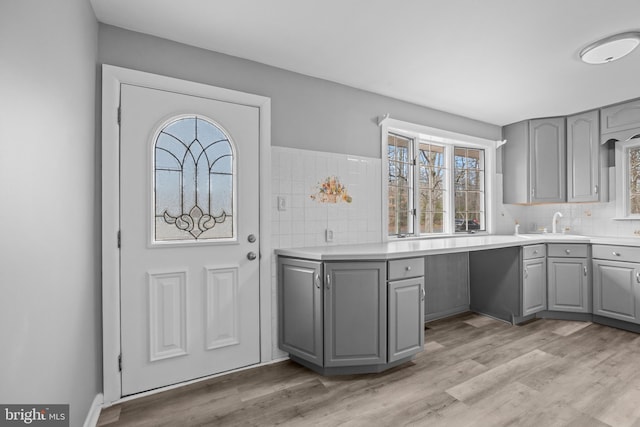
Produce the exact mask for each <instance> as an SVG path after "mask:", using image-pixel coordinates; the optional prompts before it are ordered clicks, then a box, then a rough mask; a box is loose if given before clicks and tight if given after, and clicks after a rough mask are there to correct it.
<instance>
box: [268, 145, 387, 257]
mask: <svg viewBox="0 0 640 427" xmlns="http://www.w3.org/2000/svg"><path fill="white" fill-rule="evenodd" d="M271 150H272V152H271V154H272V156H271V157H272V159H273V161H272V184H273V185H272V189H273V190H272V191H273V195H272V197H273V200H274V206H276V204H275V201H276V200H277V198H278V197H284V198H285V200H286V202H287V210H286V211H278V210H277V207H276V209H274V211H273V214H274V216H273V218H272V221H273V222H274V223H275V222H277V223H278V227H277V228H276V227H274V228H273V230H272V236H273V242H274V249H276V248H284V247H291V246H321V245H339V244H352V243H373V242H380V241H382V220H381V210H382V199H381V197H382V191H381V188H380V179H381V175H380V174H381V167H382V165H381V160H380V159H375V158H369V157H359V156H351V155H346V154H333V153H326V152H322V151H310V150H300V149H295V148H287V147H272V148H271ZM328 176H337V177H338V178H339V179H340V182H341V183H342V184H343V185H344V186H345V188H346V189H347V191H348V193H349V195H350V196H351V197H352V202H351V203H346V202H339V203H335V204H334V203H320V202H318V201H316V200H313V199H312V198H311V195H312V194H314V193H315V192H316V186H317V185H318V183H319V182H321V181H323V180H324V179H326V178H327V177H328ZM327 228H329V229H331V230H333V236H334V239H333V242H330V243H329V242H325V230H326V229H327Z"/></svg>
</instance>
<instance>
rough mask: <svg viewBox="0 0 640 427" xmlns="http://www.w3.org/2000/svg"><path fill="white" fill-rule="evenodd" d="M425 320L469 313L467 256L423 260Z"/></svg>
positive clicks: (442, 256)
mask: <svg viewBox="0 0 640 427" xmlns="http://www.w3.org/2000/svg"><path fill="white" fill-rule="evenodd" d="M425 260H426V261H425V264H426V268H425V271H426V274H425V291H426V298H425V301H424V303H425V305H424V312H425V317H424V318H425V320H433V319H438V318H441V317H445V316H448V315H451V314H455V313H461V312H463V311H467V310H469V254H468V253H467V252H462V253H456V254H443V255H429V256H427V257H426V258H425Z"/></svg>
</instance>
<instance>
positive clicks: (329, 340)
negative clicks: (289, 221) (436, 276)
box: [278, 256, 425, 375]
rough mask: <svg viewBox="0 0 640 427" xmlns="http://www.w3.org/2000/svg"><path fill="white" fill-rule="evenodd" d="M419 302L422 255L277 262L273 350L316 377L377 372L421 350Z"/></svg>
mask: <svg viewBox="0 0 640 427" xmlns="http://www.w3.org/2000/svg"><path fill="white" fill-rule="evenodd" d="M387 266H388V268H387ZM387 272H388V274H387ZM424 297H425V293H424V258H422V257H418V258H416V257H414V258H407V259H397V260H392V261H388V263H387V262H385V261H331V262H320V261H311V260H305V259H298V258H290V257H285V256H280V257H278V305H279V307H278V333H279V337H278V345H279V347H280V349H281V350H283V351H286V352H287V353H289V355H290V357H291V359H292V360H294V361H296V362H298V363H300V364H302V365H304V366H307V367H308V368H310V369H313V370H315V371H316V372H319V373H321V374H323V375H336V374H355V373H367V372H381V371H383V370H385V369H388V368H390V367H393V366H396V365H398V364H401V363H403V362H405V361H407V360H409V359H411V357H412V356H413V355H414V354H416V353H419V352H420V351H422V350H423V348H424Z"/></svg>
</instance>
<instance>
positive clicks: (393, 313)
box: [389, 278, 424, 362]
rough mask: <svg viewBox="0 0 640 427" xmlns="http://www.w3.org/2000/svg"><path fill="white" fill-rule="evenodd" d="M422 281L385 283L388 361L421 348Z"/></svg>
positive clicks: (407, 280)
mask: <svg viewBox="0 0 640 427" xmlns="http://www.w3.org/2000/svg"><path fill="white" fill-rule="evenodd" d="M423 289H424V279H423V278H416V279H406V280H399V281H394V282H389V362H395V361H396V360H400V359H403V358H405V357H409V356H411V355H412V354H416V353H419V352H421V351H422V350H423V347H424V320H423V319H424V300H423V295H424V293H423Z"/></svg>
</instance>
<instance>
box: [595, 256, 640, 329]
mask: <svg viewBox="0 0 640 427" xmlns="http://www.w3.org/2000/svg"><path fill="white" fill-rule="evenodd" d="M639 272H640V265H638V264H635V263H630V262H616V261H603V260H594V261H593V314H597V315H599V316H605V317H611V318H613V319H619V320H625V321H627V322H633V323H640V321H639V319H638V299H639V298H638V286H640V284H638V283H636V282H637V280H638V278H637V276H636V275H637V274H638V273H639Z"/></svg>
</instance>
